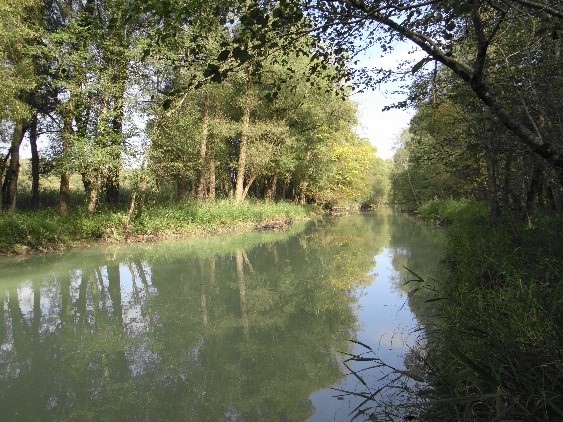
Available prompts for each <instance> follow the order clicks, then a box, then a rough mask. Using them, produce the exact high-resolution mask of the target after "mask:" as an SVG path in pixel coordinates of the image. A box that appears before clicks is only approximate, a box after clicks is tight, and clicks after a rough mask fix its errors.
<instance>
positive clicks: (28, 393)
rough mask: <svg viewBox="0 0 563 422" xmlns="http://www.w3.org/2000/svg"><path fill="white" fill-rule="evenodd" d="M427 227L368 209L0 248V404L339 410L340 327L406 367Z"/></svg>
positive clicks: (7, 407)
mask: <svg viewBox="0 0 563 422" xmlns="http://www.w3.org/2000/svg"><path fill="white" fill-rule="evenodd" d="M439 234H440V233H439V232H437V231H436V230H433V229H431V228H428V227H425V226H423V225H420V224H415V223H413V222H411V221H409V220H406V219H404V218H402V217H400V216H396V215H393V214H392V213H391V212H390V211H381V212H378V213H373V214H361V215H354V216H347V217H339V218H327V219H323V220H320V221H315V222H310V223H307V224H304V225H296V226H294V227H292V228H290V229H289V230H288V231H285V232H262V233H249V234H244V235H238V236H232V237H218V238H210V239H204V240H201V239H200V240H197V241H182V242H165V243H154V244H144V245H126V246H120V247H106V248H91V249H87V250H82V251H72V252H66V253H61V254H51V255H46V256H35V257H27V258H24V259H2V260H0V295H1V296H0V303H3V307H2V309H0V419H1V420H10V421H18V420H21V421H35V420H36V421H48V420H56V421H63V420H76V421H87V420H95V421H98V420H104V421H112V420H116V421H117V420H119V421H122V420H132V421H305V420H307V421H323V422H324V421H347V420H350V419H351V418H352V417H353V415H354V414H353V413H352V415H350V412H352V411H353V409H354V408H355V407H356V406H357V405H358V404H359V403H360V402H361V400H360V401H358V399H354V398H353V397H352V396H350V395H342V396H340V397H338V396H339V393H338V392H337V391H336V390H334V389H333V388H337V389H341V390H347V391H363V390H365V389H366V387H365V386H364V385H362V384H361V383H360V382H359V381H358V380H357V379H356V378H355V377H353V376H351V375H346V373H347V372H348V371H347V370H346V368H345V367H344V364H343V363H342V361H343V359H344V355H343V353H359V352H360V351H361V350H362V348H361V346H359V345H357V344H355V343H352V342H350V341H349V340H350V339H356V340H359V341H361V342H363V343H366V344H368V345H370V346H371V347H372V348H373V349H374V350H375V352H376V353H377V356H378V357H380V358H381V359H383V360H384V361H385V362H386V363H388V364H390V365H392V366H394V367H396V368H399V369H401V368H404V366H405V364H404V360H405V359H404V358H405V356H407V355H408V353H409V350H410V347H412V346H413V345H414V344H415V343H416V337H417V333H416V327H417V322H416V319H415V316H414V314H413V313H412V311H411V309H414V310H415V311H416V312H417V314H418V313H420V312H423V311H421V310H420V309H423V307H420V306H419V305H417V304H416V301H415V300H414V299H413V298H414V296H413V298H411V299H408V298H407V295H406V293H405V287H404V286H403V282H404V281H405V279H407V278H408V277H409V275H408V272H407V271H406V270H405V269H404V268H403V266H406V267H409V268H412V269H416V270H417V272H418V273H422V274H424V275H427V276H430V275H433V274H434V272H435V270H436V264H437V262H438V261H439V256H438V255H437V253H438V248H437V246H436V244H437V243H436V242H437V239H438V238H439V237H440V236H439ZM415 296H416V295H415ZM418 308H420V309H418ZM417 309H418V310H417ZM355 370H358V368H357V367H356V369H355ZM381 371H382V370H381V369H371V370H368V371H365V372H363V376H364V377H365V379H366V380H367V381H369V383H370V388H376V387H377V385H378V382H379V381H377V380H378V379H379V378H380V377H381ZM379 383H381V382H379ZM392 394H393V392H392V391H385V392H383V393H382V397H386V396H389V395H392ZM357 420H362V419H361V418H359V419H357ZM363 420H365V418H363Z"/></svg>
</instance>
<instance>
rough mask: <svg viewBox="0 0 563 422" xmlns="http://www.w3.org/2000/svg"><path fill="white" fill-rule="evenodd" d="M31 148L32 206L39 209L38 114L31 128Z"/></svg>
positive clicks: (34, 115)
mask: <svg viewBox="0 0 563 422" xmlns="http://www.w3.org/2000/svg"><path fill="white" fill-rule="evenodd" d="M29 145H30V147H31V205H32V206H33V207H34V208H37V207H39V151H38V150H37V112H35V113H33V117H32V118H31V124H30V127H29Z"/></svg>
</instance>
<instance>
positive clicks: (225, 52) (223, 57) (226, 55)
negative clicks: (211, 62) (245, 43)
mask: <svg viewBox="0 0 563 422" xmlns="http://www.w3.org/2000/svg"><path fill="white" fill-rule="evenodd" d="M230 55H231V51H230V50H223V51H221V52H220V53H219V55H218V56H217V61H220V62H224V61H225V60H227V59H228V58H229V56H230Z"/></svg>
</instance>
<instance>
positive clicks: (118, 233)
mask: <svg viewBox="0 0 563 422" xmlns="http://www.w3.org/2000/svg"><path fill="white" fill-rule="evenodd" d="M319 212H320V210H319V208H318V207H312V206H301V205H295V204H292V203H286V202H275V203H274V202H244V203H240V204H237V203H235V202H231V201H216V202H211V201H209V202H195V201H190V202H184V203H179V204H176V203H175V204H167V205H161V206H156V205H155V206H152V207H147V208H145V209H144V210H143V213H142V215H141V216H139V217H137V218H128V216H127V213H126V211H113V210H109V209H106V210H100V211H98V212H96V213H95V214H94V215H92V216H87V215H86V214H85V213H84V212H83V210H80V209H76V210H74V211H73V212H71V213H69V215H67V216H60V215H59V214H58V213H56V212H55V211H54V210H51V209H48V210H40V211H27V212H15V213H13V214H2V215H0V255H14V254H19V255H21V254H27V253H32V252H49V251H55V250H62V249H68V248H72V247H76V246H84V245H88V244H94V243H99V242H105V243H119V242H146V241H155V240H161V239H172V238H180V237H197V236H206V235H209V234H215V233H228V232H236V231H251V230H270V229H276V228H283V227H286V226H287V225H289V224H291V223H292V222H293V221H297V220H303V219H307V218H310V217H311V216H313V215H315V214H318V213H319Z"/></svg>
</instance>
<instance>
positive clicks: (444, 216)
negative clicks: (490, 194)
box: [419, 199, 490, 226]
mask: <svg viewBox="0 0 563 422" xmlns="http://www.w3.org/2000/svg"><path fill="white" fill-rule="evenodd" d="M419 212H420V215H421V216H422V217H423V218H425V219H427V220H436V221H439V222H444V223H447V224H451V223H453V222H455V223H456V225H466V226H470V225H472V224H473V225H474V224H485V223H486V222H487V221H488V217H489V213H490V211H489V206H488V205H487V204H485V203H483V202H478V201H473V200H469V199H458V200H455V199H446V200H433V201H428V202H426V203H424V204H423V205H422V206H421V207H420V208H419Z"/></svg>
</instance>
